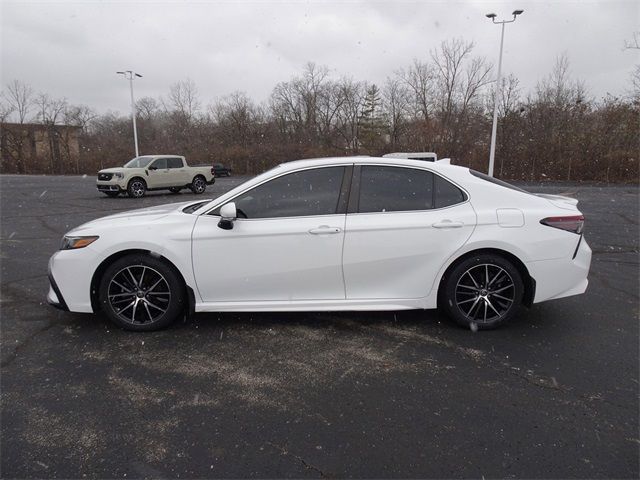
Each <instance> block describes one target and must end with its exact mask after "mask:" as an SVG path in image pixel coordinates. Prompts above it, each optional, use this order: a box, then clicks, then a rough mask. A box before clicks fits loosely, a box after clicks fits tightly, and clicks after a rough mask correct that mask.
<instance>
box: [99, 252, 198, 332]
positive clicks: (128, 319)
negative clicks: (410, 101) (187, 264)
mask: <svg viewBox="0 0 640 480" xmlns="http://www.w3.org/2000/svg"><path fill="white" fill-rule="evenodd" d="M134 280H135V281H136V283H134ZM98 298H99V301H100V306H101V309H102V311H103V312H104V314H105V315H106V316H107V318H109V320H111V321H112V322H113V323H115V324H116V325H118V326H119V327H120V328H123V329H125V330H133V331H136V332H149V331H152V330H159V329H162V328H166V327H167V326H169V325H170V324H171V323H173V322H174V321H176V320H177V319H178V318H180V317H181V316H182V315H183V314H184V312H185V305H186V302H187V296H186V290H185V286H184V283H183V282H182V279H181V278H180V276H179V274H178V273H177V272H176V270H175V269H174V268H173V267H172V266H171V265H169V264H167V263H166V262H165V261H163V260H162V259H160V258H155V257H152V256H150V255H146V254H142V253H139V254H138V253H134V254H130V255H126V256H124V257H122V258H119V259H118V260H116V261H115V262H113V263H112V264H111V265H109V267H107V269H106V270H105V272H104V275H103V276H102V279H101V281H100V286H99V290H98Z"/></svg>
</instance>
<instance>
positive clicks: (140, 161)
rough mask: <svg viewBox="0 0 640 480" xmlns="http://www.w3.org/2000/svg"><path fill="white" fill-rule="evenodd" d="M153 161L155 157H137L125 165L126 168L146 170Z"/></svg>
mask: <svg viewBox="0 0 640 480" xmlns="http://www.w3.org/2000/svg"><path fill="white" fill-rule="evenodd" d="M151 160H153V157H136V158H134V159H133V160H129V161H128V162H127V163H125V164H124V168H144V167H146V166H147V165H149V163H150V162H151Z"/></svg>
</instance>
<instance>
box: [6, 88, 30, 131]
mask: <svg viewBox="0 0 640 480" xmlns="http://www.w3.org/2000/svg"><path fill="white" fill-rule="evenodd" d="M3 97H4V98H5V101H6V102H7V103H8V105H9V107H10V108H11V110H12V111H13V112H15V113H16V116H17V117H18V123H21V124H22V123H25V121H26V120H27V117H28V116H29V113H30V112H31V110H32V108H33V106H34V100H35V99H34V94H33V89H32V88H31V86H29V85H27V84H26V83H23V82H21V81H19V80H13V81H12V82H11V83H10V84H9V85H8V86H7V90H6V92H3Z"/></svg>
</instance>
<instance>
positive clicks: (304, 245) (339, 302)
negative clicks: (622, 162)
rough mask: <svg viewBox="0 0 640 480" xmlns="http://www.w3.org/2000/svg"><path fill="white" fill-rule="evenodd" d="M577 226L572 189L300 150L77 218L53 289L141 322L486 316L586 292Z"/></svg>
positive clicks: (69, 304) (54, 260)
mask: <svg viewBox="0 0 640 480" xmlns="http://www.w3.org/2000/svg"><path fill="white" fill-rule="evenodd" d="M583 227H584V217H583V215H582V214H581V213H580V211H579V210H578V209H577V201H576V200H574V199H572V198H568V197H562V196H555V195H540V194H537V195H536V194H531V193H528V192H526V191H524V190H521V189H519V188H516V187H514V186H512V185H510V184H508V183H505V182H502V181H500V180H497V179H494V178H492V177H489V176H487V175H484V174H482V173H479V172H475V171H473V170H470V169H469V168H463V167H460V166H454V165H450V164H449V163H448V161H446V160H445V161H437V162H424V161H420V160H408V159H400V158H372V157H352V158H323V159H314V160H300V161H295V162H288V163H284V164H282V165H279V166H278V167H276V168H273V169H272V170H269V171H267V172H265V173H263V174H261V175H258V176H257V177H255V178H252V179H251V180H249V181H247V182H245V183H243V184H242V185H239V186H238V187H236V188H234V189H233V190H231V191H229V192H227V193H226V194H224V195H222V196H220V197H218V198H216V199H213V200H205V201H202V200H199V201H196V202H193V201H192V202H187V203H180V204H171V205H163V206H157V207H152V208H145V209H141V210H134V211H130V212H126V213H118V214H116V215H111V216H108V217H104V218H101V219H98V220H94V221H91V222H89V223H86V224H84V225H81V226H79V227H77V228H75V229H73V230H72V231H70V232H68V233H67V234H66V235H65V236H64V238H63V240H62V245H61V247H60V250H59V251H58V252H56V253H55V254H54V255H53V256H52V257H51V260H50V262H49V280H50V284H51V287H50V289H49V293H48V295H47V300H48V302H49V303H50V304H52V305H54V306H56V307H58V308H61V309H64V310H68V311H72V312H93V313H97V312H102V313H103V314H104V315H105V316H106V317H107V318H109V319H110V320H111V321H113V322H115V323H116V324H117V325H119V326H120V327H123V328H126V329H130V330H138V331H146V330H155V329H158V328H163V327H166V326H168V325H169V324H171V322H173V321H175V320H176V319H178V318H181V317H183V316H184V315H191V314H193V313H195V312H223V311H226V312H229V311H234V312H240V311H252V312H258V311H338V310H352V311H354V310H403V309H431V308H440V309H442V310H443V311H444V312H446V314H447V315H448V316H449V317H451V318H452V319H453V320H454V321H456V322H457V323H459V324H461V325H463V326H466V327H470V328H473V329H475V328H478V329H488V328H494V327H496V326H498V325H501V324H503V323H505V322H507V321H508V320H509V319H511V318H513V317H514V316H515V315H516V314H517V312H518V310H519V308H520V307H521V306H522V305H524V306H530V305H531V304H533V303H537V302H542V301H545V300H551V299H556V298H562V297H567V296H570V295H576V294H580V293H583V292H584V291H585V290H586V288H587V283H588V280H587V275H588V272H589V266H590V263H591V249H590V248H589V246H588V245H587V242H586V241H585V239H584V236H583Z"/></svg>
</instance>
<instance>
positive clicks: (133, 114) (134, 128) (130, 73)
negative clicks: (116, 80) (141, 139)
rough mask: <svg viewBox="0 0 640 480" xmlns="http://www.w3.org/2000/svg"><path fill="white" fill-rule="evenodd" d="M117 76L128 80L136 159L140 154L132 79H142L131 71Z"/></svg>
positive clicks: (119, 73)
mask: <svg viewBox="0 0 640 480" xmlns="http://www.w3.org/2000/svg"><path fill="white" fill-rule="evenodd" d="M116 73H117V74H118V75H123V76H124V77H125V78H126V79H127V80H129V87H130V89H131V119H132V120H133V142H134V144H135V147H136V157H139V156H140V154H139V152H138V129H137V128H136V102H135V100H134V99H133V79H134V78H135V77H139V78H142V75H140V74H139V73H135V72H134V71H132V70H125V71H124V72H116Z"/></svg>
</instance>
